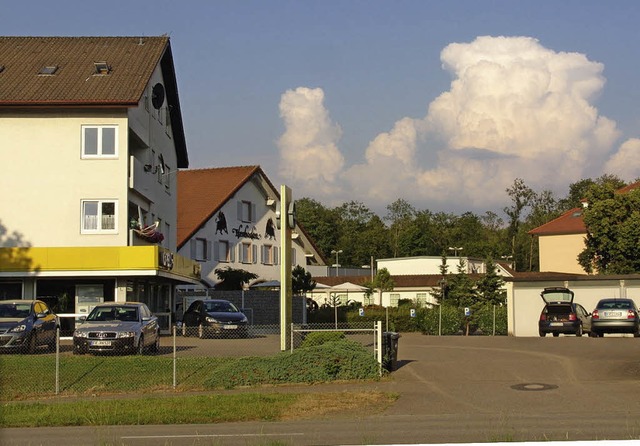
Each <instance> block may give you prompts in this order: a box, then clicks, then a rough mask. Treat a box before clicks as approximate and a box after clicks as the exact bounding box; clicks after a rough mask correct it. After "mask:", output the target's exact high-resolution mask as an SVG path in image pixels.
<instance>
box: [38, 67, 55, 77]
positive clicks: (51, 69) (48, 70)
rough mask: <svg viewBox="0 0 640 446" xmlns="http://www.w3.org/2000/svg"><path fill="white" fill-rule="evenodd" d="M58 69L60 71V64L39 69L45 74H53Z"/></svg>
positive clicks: (40, 72)
mask: <svg viewBox="0 0 640 446" xmlns="http://www.w3.org/2000/svg"><path fill="white" fill-rule="evenodd" d="M56 71H58V66H57V65H47V66H45V67H42V68H40V71H38V74H42V75H45V76H53V75H54V74H55V73H56Z"/></svg>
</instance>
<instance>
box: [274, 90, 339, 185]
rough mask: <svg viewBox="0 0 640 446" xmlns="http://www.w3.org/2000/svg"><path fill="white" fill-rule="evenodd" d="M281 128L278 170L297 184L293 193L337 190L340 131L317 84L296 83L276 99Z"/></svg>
mask: <svg viewBox="0 0 640 446" xmlns="http://www.w3.org/2000/svg"><path fill="white" fill-rule="evenodd" d="M280 116H281V117H282V119H283V120H284V124H285V132H284V134H283V135H282V136H281V137H280V139H279V141H278V147H279V148H280V159H281V163H280V174H281V175H282V176H283V177H284V178H287V179H288V180H290V181H291V182H292V184H293V185H296V186H297V192H296V195H297V196H302V195H314V196H315V195H320V196H327V195H329V194H336V193H339V189H338V186H337V184H336V179H337V175H338V173H339V172H340V171H341V169H342V166H343V164H344V157H343V156H342V153H340V151H339V150H338V147H337V145H336V144H337V142H338V140H339V139H340V136H341V134H342V131H341V129H340V127H339V126H338V125H336V124H334V123H333V122H332V121H331V118H330V116H329V112H328V111H327V109H326V108H325V106H324V92H323V91H322V89H320V88H314V89H311V88H305V87H299V88H296V89H295V90H289V91H287V92H285V93H284V94H283V95H282V97H281V99H280Z"/></svg>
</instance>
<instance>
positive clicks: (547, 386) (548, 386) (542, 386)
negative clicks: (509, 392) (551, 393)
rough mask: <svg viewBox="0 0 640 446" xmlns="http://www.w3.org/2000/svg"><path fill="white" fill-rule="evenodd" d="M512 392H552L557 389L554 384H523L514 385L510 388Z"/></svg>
mask: <svg viewBox="0 0 640 446" xmlns="http://www.w3.org/2000/svg"><path fill="white" fill-rule="evenodd" d="M511 388H512V389H513V390H525V391H530V392H531V391H533V392H537V391H541V390H553V389H557V388H558V386H556V385H555V384H542V383H524V384H514V385H513V386H511Z"/></svg>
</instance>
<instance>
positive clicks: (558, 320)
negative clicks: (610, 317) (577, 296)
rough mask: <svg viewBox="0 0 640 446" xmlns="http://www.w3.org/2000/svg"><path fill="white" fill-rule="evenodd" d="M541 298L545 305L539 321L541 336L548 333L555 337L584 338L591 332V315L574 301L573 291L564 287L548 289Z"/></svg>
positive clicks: (542, 293) (541, 294)
mask: <svg viewBox="0 0 640 446" xmlns="http://www.w3.org/2000/svg"><path fill="white" fill-rule="evenodd" d="M540 296H541V297H542V300H543V301H544V303H545V305H544V308H543V309H542V312H541V313H540V319H539V321H538V330H539V332H540V336H542V337H544V336H546V335H547V333H551V334H552V335H553V336H560V333H563V334H574V335H576V336H582V334H583V333H584V332H591V315H590V314H589V312H588V311H587V310H586V309H585V308H584V307H583V306H582V305H580V304H578V303H575V302H574V301H573V298H574V293H573V291H571V290H570V289H568V288H564V287H548V288H545V289H544V290H543V291H542V292H541V293H540Z"/></svg>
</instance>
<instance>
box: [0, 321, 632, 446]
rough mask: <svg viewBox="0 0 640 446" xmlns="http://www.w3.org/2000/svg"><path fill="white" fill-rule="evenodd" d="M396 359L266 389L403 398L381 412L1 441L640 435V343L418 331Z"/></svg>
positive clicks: (62, 432)
mask: <svg viewBox="0 0 640 446" xmlns="http://www.w3.org/2000/svg"><path fill="white" fill-rule="evenodd" d="M398 359H399V368H398V370H396V371H395V372H394V373H393V374H392V377H391V378H390V379H389V380H384V381H381V382H375V383H356V384H353V383H350V384H340V385H335V384H330V385H318V386H292V387H282V388H269V389H266V390H264V391H269V392H276V391H277V392H286V391H292V392H300V391H306V392H327V391H330V392H337V391H342V390H344V391H346V390H354V389H359V390H360V389H373V390H383V391H391V392H397V393H399V394H400V398H399V400H398V401H397V402H396V404H394V405H393V406H392V407H390V408H389V409H388V410H386V411H385V412H384V413H383V414H380V415H367V414H361V416H359V417H356V418H353V417H332V418H329V419H321V420H305V421H293V422H258V423H224V424H216V425H198V426H190V425H186V426H185V425H182V426H119V427H117V428H116V427H97V428H93V427H87V428H75V427H73V428H57V429H35V430H34V429H7V430H5V432H3V444H39V443H37V442H34V439H37V438H47V444H51V445H55V444H60V445H65V446H71V445H75V444H92V443H93V444H123V445H152V444H165V445H194V444H196V445H197V444H216V445H218V444H219V445H264V444H291V445H305V444H309V445H310V444H400V443H404V444H410V443H419V444H422V443H453V442H487V441H533V440H537V441H548V440H602V439H621V440H638V439H640V398H639V396H640V339H634V338H613V337H611V338H606V337H605V338H597V339H594V338H588V337H582V338H576V337H571V336H566V337H563V336H561V337H559V338H552V337H547V338H513V337H434V336H422V335H420V334H413V333H409V334H403V335H402V337H401V338H400V341H399V354H398ZM254 390H255V389H254ZM252 391H253V390H252ZM8 438H10V439H11V441H7V439H8Z"/></svg>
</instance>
